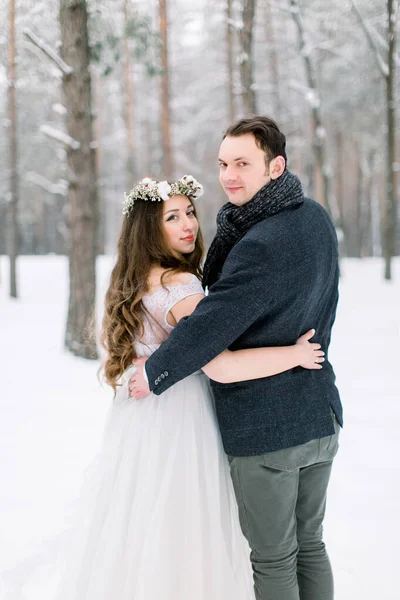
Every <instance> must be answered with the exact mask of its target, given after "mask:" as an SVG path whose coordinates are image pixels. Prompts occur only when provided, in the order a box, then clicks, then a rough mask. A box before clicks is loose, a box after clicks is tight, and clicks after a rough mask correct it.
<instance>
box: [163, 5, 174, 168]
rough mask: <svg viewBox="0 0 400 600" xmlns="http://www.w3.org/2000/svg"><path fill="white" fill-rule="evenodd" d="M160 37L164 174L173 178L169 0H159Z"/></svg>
mask: <svg viewBox="0 0 400 600" xmlns="http://www.w3.org/2000/svg"><path fill="white" fill-rule="evenodd" d="M159 14H160V38H161V67H162V71H163V72H162V75H161V145H162V152H163V156H162V176H163V177H164V178H165V179H172V178H173V173H174V161H173V158H172V145H171V109H170V94H169V69H168V35H167V29H168V16H167V0H159Z"/></svg>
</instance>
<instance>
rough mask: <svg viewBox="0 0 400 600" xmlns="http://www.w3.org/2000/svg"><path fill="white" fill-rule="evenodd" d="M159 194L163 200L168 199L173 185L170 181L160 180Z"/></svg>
mask: <svg viewBox="0 0 400 600" xmlns="http://www.w3.org/2000/svg"><path fill="white" fill-rule="evenodd" d="M157 190H158V195H159V196H160V198H161V199H162V200H168V199H169V197H170V196H169V195H170V193H171V186H170V185H169V183H168V181H160V183H159V184H158V185H157Z"/></svg>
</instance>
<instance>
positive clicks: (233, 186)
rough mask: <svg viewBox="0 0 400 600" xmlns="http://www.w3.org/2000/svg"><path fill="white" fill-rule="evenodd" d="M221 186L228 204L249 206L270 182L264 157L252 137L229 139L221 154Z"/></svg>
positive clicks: (247, 135)
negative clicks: (247, 204)
mask: <svg viewBox="0 0 400 600" xmlns="http://www.w3.org/2000/svg"><path fill="white" fill-rule="evenodd" d="M218 161H219V182H220V184H221V185H222V187H223V188H224V190H225V192H226V194H227V196H228V200H229V202H232V204H236V205H237V206H242V204H246V202H249V200H251V199H252V198H253V196H254V194H256V193H257V192H258V190H260V189H261V188H262V187H264V185H265V184H266V183H269V182H270V181H271V177H270V168H271V163H272V162H273V161H271V163H270V164H269V166H268V167H267V165H266V163H265V153H264V152H263V150H261V148H259V147H258V146H257V144H256V139H255V137H254V135H253V134H252V133H246V134H244V135H240V136H238V137H230V136H228V137H226V138H225V139H224V140H223V142H222V144H221V147H220V150H219V156H218Z"/></svg>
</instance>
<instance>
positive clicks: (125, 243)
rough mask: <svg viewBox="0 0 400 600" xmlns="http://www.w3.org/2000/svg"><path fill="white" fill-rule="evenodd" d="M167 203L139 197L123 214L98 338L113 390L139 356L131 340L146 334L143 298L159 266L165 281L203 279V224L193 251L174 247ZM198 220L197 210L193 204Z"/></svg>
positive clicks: (106, 374)
mask: <svg viewBox="0 0 400 600" xmlns="http://www.w3.org/2000/svg"><path fill="white" fill-rule="evenodd" d="M163 204H164V203H163V202H149V201H143V200H136V201H135V204H134V206H133V207H132V209H131V210H130V212H129V214H128V215H126V216H124V221H123V223H122V229H121V234H120V236H119V241H118V253H117V261H116V264H115V266H114V268H113V270H112V273H111V278H110V285H109V288H108V291H107V293H106V297H105V311H104V317H103V324H102V330H101V335H100V341H101V344H102V346H103V347H104V348H105V350H106V351H107V359H106V362H105V364H104V378H105V381H106V383H108V384H109V385H110V386H111V387H112V388H113V389H114V392H115V391H116V389H117V381H118V378H119V377H120V376H121V375H122V373H123V372H124V371H125V370H126V369H127V368H128V367H129V366H130V365H131V364H132V359H134V358H136V357H137V356H136V353H135V349H134V345H133V342H134V341H139V340H140V339H141V337H142V336H143V334H144V325H143V317H144V316H145V313H146V311H145V308H144V305H143V302H142V298H143V296H144V295H145V294H146V292H148V291H149V287H148V286H149V283H148V279H149V274H150V271H151V269H152V268H154V267H156V266H158V267H161V268H163V269H166V271H165V272H164V273H163V276H162V278H161V283H162V284H163V282H164V279H165V277H166V276H167V274H168V273H171V272H177V273H179V272H180V273H193V274H194V275H196V276H197V277H198V278H199V279H201V275H202V268H201V262H202V258H203V254H204V244H203V238H202V234H201V231H200V228H199V230H198V233H197V238H196V244H195V248H194V250H193V252H191V253H190V254H180V253H179V252H176V251H174V250H172V249H171V248H170V247H169V245H168V244H167V241H166V238H165V236H164V231H163V226H162V220H163ZM193 210H194V214H195V216H196V218H197V213H196V208H195V207H193Z"/></svg>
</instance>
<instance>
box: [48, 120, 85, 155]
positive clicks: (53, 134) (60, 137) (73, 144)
mask: <svg viewBox="0 0 400 600" xmlns="http://www.w3.org/2000/svg"><path fill="white" fill-rule="evenodd" d="M40 131H41V132H42V133H44V134H45V135H47V136H48V137H50V138H52V139H53V140H57V142H61V143H62V144H64V145H65V146H69V147H70V148H72V150H79V148H80V147H81V145H80V143H79V142H78V141H77V140H74V138H72V137H71V136H69V135H68V134H67V133H64V132H63V131H59V130H58V129H54V127H50V125H41V127H40Z"/></svg>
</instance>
